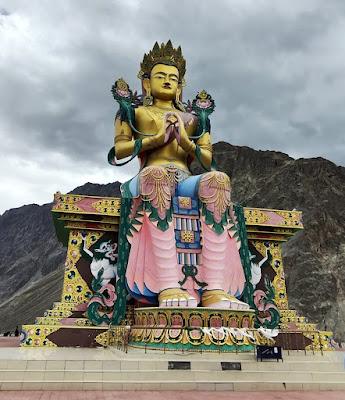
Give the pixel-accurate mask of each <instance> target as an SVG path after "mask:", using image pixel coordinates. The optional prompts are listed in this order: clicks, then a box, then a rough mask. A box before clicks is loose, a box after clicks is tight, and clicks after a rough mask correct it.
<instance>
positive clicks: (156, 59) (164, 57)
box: [138, 40, 186, 81]
mask: <svg viewBox="0 0 345 400" xmlns="http://www.w3.org/2000/svg"><path fill="white" fill-rule="evenodd" d="M156 64H165V65H173V66H175V67H176V68H177V69H178V70H179V73H180V81H182V80H183V77H184V74H185V73H186V60H185V59H184V58H183V56H182V50H181V46H179V47H178V48H177V49H174V47H173V45H172V43H171V40H168V41H167V43H166V44H164V43H162V44H161V45H160V46H159V44H158V43H157V42H156V43H155V44H154V46H153V49H152V50H151V51H150V52H149V53H148V54H145V55H144V58H143V61H142V63H141V64H140V71H139V74H138V77H139V78H140V79H143V78H148V77H149V76H150V72H151V70H152V68H153V67H154V66H155V65H156Z"/></svg>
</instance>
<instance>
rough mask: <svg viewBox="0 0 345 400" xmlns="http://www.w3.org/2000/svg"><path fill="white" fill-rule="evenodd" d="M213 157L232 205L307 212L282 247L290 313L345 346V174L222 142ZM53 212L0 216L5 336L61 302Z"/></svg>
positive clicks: (96, 191)
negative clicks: (228, 187)
mask: <svg viewBox="0 0 345 400" xmlns="http://www.w3.org/2000/svg"><path fill="white" fill-rule="evenodd" d="M214 152H215V158H216V161H217V164H218V167H219V169H220V170H222V171H224V172H226V173H228V174H229V176H230V177H231V180H232V186H233V191H232V197H233V201H235V202H239V203H241V204H243V205H246V206H251V207H265V208H278V209H294V208H295V209H298V210H301V211H303V216H304V218H303V219H304V225H305V230H304V231H303V232H299V233H298V234H297V235H295V236H294V237H293V238H292V239H291V240H290V241H289V242H288V243H286V245H285V247H284V261H285V271H286V275H287V284H288V295H289V302H290V308H296V309H297V310H298V311H299V312H300V313H301V314H302V315H305V316H307V317H308V318H309V319H310V320H311V321H315V322H320V327H321V328H325V327H327V328H328V329H332V330H333V331H334V332H335V337H336V339H337V340H342V341H345V274H344V273H343V272H342V271H341V267H342V266H343V265H345V217H344V216H345V168H343V167H338V166H336V165H335V164H333V163H332V162H330V161H327V160H325V159H322V158H312V159H298V160H294V159H293V158H291V157H289V156H288V155H286V154H283V153H278V152H273V151H256V150H253V149H250V148H248V147H238V146H232V145H230V144H228V143H224V142H221V143H217V144H216V145H215V146H214ZM194 171H195V172H199V171H200V170H199V168H198V167H197V166H194ZM73 193H79V194H89V195H102V196H114V195H118V194H119V184H118V183H114V184H108V185H97V184H90V183H87V184H86V185H83V186H80V187H78V188H76V189H75V190H73ZM52 195H53V194H52ZM50 207H51V204H46V205H43V206H37V205H28V206H23V207H20V208H17V209H12V210H9V211H7V212H6V213H4V214H3V215H2V216H0V276H1V280H0V331H3V330H8V329H12V328H13V327H15V325H16V324H17V323H25V322H32V321H33V320H34V317H35V316H37V315H42V313H43V311H44V310H45V309H47V308H49V307H50V306H51V304H52V302H53V301H57V300H59V295H58V289H57V288H61V280H62V265H63V262H64V255H65V250H64V249H63V248H62V246H61V245H60V244H59V243H58V242H57V240H56V238H55V234H54V229H53V225H52V219H51V216H50ZM59 290H60V289H59ZM40 293H42V295H39V294H40ZM43 293H44V295H43ZM9 315H11V318H9V317H8V316H9Z"/></svg>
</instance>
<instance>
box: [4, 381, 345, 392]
mask: <svg viewBox="0 0 345 400" xmlns="http://www.w3.org/2000/svg"><path fill="white" fill-rule="evenodd" d="M0 390H152V391H154V390H163V391H164V390H179V391H181V390H196V391H198V390H200V391H205V390H207V391H271V390H274V391H285V390H287V391H291V390H306V391H310V390H314V391H319V390H327V391H329V390H345V382H344V381H339V382H328V381H322V382H303V381H296V382H274V381H266V382H262V381H241V382H239V381H237V382H219V381H217V382H209V381H204V382H201V381H200V382H195V381H187V380H186V381H183V382H181V381H169V382H156V381H147V380H146V381H138V380H137V381H135V382H128V381H126V382H118V381H108V382H99V381H72V380H70V381H65V380H61V381H45V382H41V381H26V382H15V381H10V380H7V381H3V382H2V383H1V387H0Z"/></svg>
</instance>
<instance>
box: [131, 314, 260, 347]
mask: <svg viewBox="0 0 345 400" xmlns="http://www.w3.org/2000/svg"><path fill="white" fill-rule="evenodd" d="M254 321H255V312H254V310H224V309H211V308H205V307H198V308H173V307H172V308H162V307H160V308H159V307H144V308H136V309H135V310H134V325H132V326H131V338H130V341H129V346H131V347H141V348H148V349H156V350H163V351H165V350H175V351H176V350H186V351H188V350H189V351H190V350H193V351H222V352H223V351H228V352H234V351H252V350H253V348H254V347H255V343H256V342H257V339H258V338H257V337H256V336H258V333H257V331H256V330H255V329H254ZM260 340H261V339H260Z"/></svg>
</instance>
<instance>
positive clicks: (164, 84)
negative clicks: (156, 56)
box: [150, 64, 179, 100]
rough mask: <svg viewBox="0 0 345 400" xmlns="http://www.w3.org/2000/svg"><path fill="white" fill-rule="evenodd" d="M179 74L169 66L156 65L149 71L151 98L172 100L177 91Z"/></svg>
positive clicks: (174, 68)
mask: <svg viewBox="0 0 345 400" xmlns="http://www.w3.org/2000/svg"><path fill="white" fill-rule="evenodd" d="M178 81H179V72H178V69H177V68H176V67H174V66H171V65H164V64H157V65H155V66H154V67H153V68H152V70H151V75H150V86H151V94H152V96H153V97H155V98H157V99H161V100H173V99H175V97H176V92H177V90H178Z"/></svg>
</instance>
